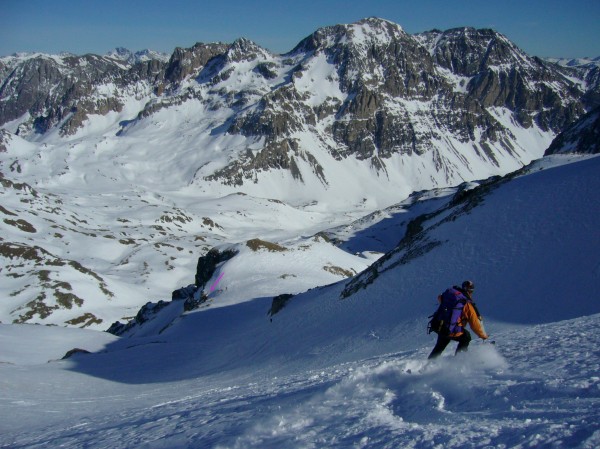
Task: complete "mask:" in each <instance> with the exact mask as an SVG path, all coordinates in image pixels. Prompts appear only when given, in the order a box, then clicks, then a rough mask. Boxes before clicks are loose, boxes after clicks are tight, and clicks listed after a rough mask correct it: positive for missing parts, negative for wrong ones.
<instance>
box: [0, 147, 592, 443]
mask: <svg viewBox="0 0 600 449" xmlns="http://www.w3.org/2000/svg"><path fill="white" fill-rule="evenodd" d="M567 162H571V163H567ZM599 171H600V158H598V157H591V158H581V157H579V158H575V157H572V156H571V157H565V156H557V157H553V158H552V159H545V160H544V161H542V162H541V163H539V164H536V165H533V166H530V167H529V168H528V170H527V172H521V173H520V174H519V175H515V176H513V177H510V178H506V179H504V180H497V181H495V182H491V183H482V184H481V186H480V187H477V188H474V189H471V190H467V191H466V192H463V193H462V195H461V197H460V199H459V198H458V197H455V198H451V197H448V201H443V200H442V199H441V197H438V199H437V200H436V201H439V203H440V204H439V205H440V208H439V209H438V210H437V212H436V213H430V214H429V215H428V216H427V217H423V218H422V220H420V222H419V223H420V226H421V229H422V232H421V233H413V235H412V237H411V238H410V239H405V240H404V243H403V245H400V246H398V247H397V248H396V249H395V250H393V251H391V252H389V253H388V254H386V255H385V256H384V257H382V258H381V259H379V260H378V261H377V262H376V263H375V264H374V265H373V267H371V268H369V269H368V270H366V271H365V272H363V273H362V274H360V275H358V276H356V277H355V278H354V279H353V280H352V281H350V282H348V281H343V282H340V283H337V284H333V285H331V286H328V287H322V288H318V289H314V290H311V291H309V292H306V293H304V294H301V295H297V296H295V297H293V298H291V299H290V300H289V301H288V303H287V304H286V305H285V307H284V308H283V309H282V310H280V311H279V312H278V313H276V314H275V315H273V316H269V315H268V314H267V312H268V311H269V309H270V307H271V298H270V297H261V293H260V292H259V293H258V294H256V295H254V296H255V297H256V299H254V300H252V301H246V302H235V303H234V302H233V301H232V303H231V305H229V306H226V307H208V308H204V309H200V310H198V311H194V312H192V313H188V314H185V315H183V316H181V317H179V318H177V319H175V321H173V322H172V323H171V325H170V326H169V327H167V328H166V329H164V330H163V331H162V332H161V333H150V334H147V335H146V336H144V337H137V338H136V337H133V338H120V339H114V338H113V337H110V336H108V338H107V339H106V340H100V339H98V340H97V341H96V342H95V345H96V346H94V347H93V348H91V350H97V349H98V348H99V346H104V350H101V351H99V352H96V353H95V354H91V355H83V354H77V355H75V356H74V357H72V358H70V359H68V360H62V361H56V359H57V358H59V355H60V352H63V351H64V352H66V351H67V350H69V349H72V348H73V347H81V346H85V344H86V338H87V335H89V334H88V333H86V334H85V335H84V334H81V337H79V336H75V334H74V335H73V337H69V338H65V340H63V342H61V344H60V345H57V344H56V343H52V344H50V342H49V341H48V340H47V339H40V336H39V335H37V333H36V332H34V331H35V330H36V327H35V326H33V327H30V326H16V325H2V326H0V333H1V334H2V336H3V339H4V338H17V337H18V341H20V342H21V344H22V345H23V346H24V347H28V346H30V345H35V346H37V347H38V348H39V352H40V354H38V355H37V356H36V359H35V360H32V358H31V357H30V356H27V355H24V356H23V359H22V360H19V358H18V357H17V356H15V355H14V352H13V355H11V356H10V357H9V355H7V348H6V346H5V345H3V346H2V347H1V348H0V361H3V362H5V363H2V364H0V371H1V372H0V379H2V380H1V381H0V396H1V397H2V398H3V401H2V402H0V410H1V411H0V413H1V415H2V416H3V419H2V420H0V435H1V436H0V445H1V447H11V448H24V447H48V446H53V447H72V448H78V447H97V448H120V447H123V448H125V447H127V448H132V447H149V448H167V447H168V448H178V447H180V448H195V447H210V448H250V447H257V448H258V447H260V448H321V447H331V448H352V447H356V448H358V447H362V448H397V447H414V448H437V447H444V448H459V447H460V448H463V447H467V448H469V447H471V448H479V447H498V448H500V447H503V448H527V447H548V448H550V447H579V448H586V449H592V448H595V447H598V445H599V444H600V427H599V424H600V412H599V410H600V407H599V405H600V377H599V376H598V373H599V372H600V370H599V368H600V351H599V350H598V348H599V347H600V346H599V343H600V342H599V339H600V337H599V336H598V333H597V332H596V329H597V327H598V324H600V303H598V300H597V294H596V290H597V285H598V278H599V277H600V271H599V270H600V259H598V254H600V236H599V234H598V232H597V223H598V219H599V218H600V198H598V195H597V192H598V189H599V187H600V185H599V184H600V177H599V176H598V173H599ZM382 238H383V239H385V238H386V237H385V236H383V237H382ZM364 242H365V240H363V243H364ZM315 243H317V242H315ZM457 254H460V257H455V256H456V255H457ZM263 256H264V257H265V258H268V256H269V254H268V253H265V254H263ZM273 260H275V256H274V257H273ZM450 260H451V261H452V263H449V261H450ZM230 268H231V272H233V271H235V270H234V269H233V267H230ZM221 270H222V271H221V273H225V275H224V277H223V278H222V281H225V279H226V278H227V277H228V276H230V271H227V265H226V264H224V265H223V266H222V267H221ZM375 271H376V272H377V276H373V274H374V273H375ZM219 275H220V274H219V273H215V276H219ZM465 278H473V279H474V280H475V283H476V285H477V289H476V299H477V300H478V305H479V306H480V309H481V311H482V313H483V315H484V317H485V318H486V319H485V325H486V329H487V331H488V332H489V333H490V334H491V335H492V338H493V339H494V340H495V341H496V342H497V343H496V345H491V344H489V343H486V344H482V343H480V342H473V343H472V348H471V351H470V352H469V353H468V354H465V355H464V356H463V357H460V358H454V357H451V352H452V351H451V349H448V350H447V351H446V354H445V357H442V358H441V359H439V360H437V361H435V362H432V363H429V364H427V363H425V360H426V356H427V354H428V352H429V351H430V349H431V347H432V345H433V338H432V337H431V336H428V335H427V334H426V333H425V323H426V316H427V315H428V314H430V313H431V311H432V310H433V308H434V307H435V296H436V295H437V294H438V293H439V292H440V291H441V290H442V289H443V288H445V287H447V286H448V285H451V284H452V283H456V282H460V281H462V280H464V279H465ZM248 293H249V294H251V293H252V291H251V290H249V291H248ZM344 293H345V294H344ZM349 293H351V294H349ZM223 295H225V292H223ZM218 298H219V297H218V296H217V295H215V297H214V302H215V303H216V302H217V301H218ZM342 298H343V299H342ZM47 331H48V332H53V331H56V332H61V333H62V332H63V331H64V330H61V329H52V328H50V329H48V330H47ZM73 332H75V333H79V332H84V331H78V330H73ZM88 332H90V331H88ZM17 333H18V334H19V335H18V336H17V335H16V334H17ZM28 334H29V335H28ZM102 335H103V338H104V337H105V336H104V334H102ZM63 336H65V334H61V337H60V338H62V337H63ZM80 343H81V344H80ZM59 346H61V347H60V348H59ZM59 349H60V351H59ZM83 349H87V348H85V347H84V348H83ZM44 352H47V359H48V360H50V359H52V360H54V361H52V362H50V363H39V364H35V365H31V364H28V363H31V362H32V361H41V360H43V358H44V357H42V356H41V353H44ZM57 353H59V355H57ZM7 362H8V363H7Z"/></svg>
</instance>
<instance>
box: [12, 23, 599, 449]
mask: <svg viewBox="0 0 600 449" xmlns="http://www.w3.org/2000/svg"><path fill="white" fill-rule="evenodd" d="M598 69H599V67H598V64H597V61H590V60H585V61H572V62H568V61H556V64H554V63H553V62H544V61H542V60H540V59H539V58H533V57H530V56H528V55H526V54H524V53H523V52H522V51H521V50H519V49H518V48H517V47H516V46H515V45H514V44H513V43H511V42H510V41H508V39H507V38H506V37H504V36H502V35H500V34H498V33H496V32H494V31H492V30H475V29H471V28H464V29H455V30H448V31H445V32H441V31H438V30H434V31H431V32H428V33H422V34H420V35H415V36H411V35H409V34H407V33H405V32H404V31H403V30H402V28H401V27H400V26H398V25H396V24H393V23H391V22H388V21H384V20H381V19H374V18H371V19H365V20H362V21H360V22H357V23H355V24H350V25H338V26H335V27H328V28H323V29H320V30H317V31H316V32H315V33H313V34H312V35H310V36H308V37H307V38H306V39H305V40H303V41H302V42H300V43H299V44H298V46H296V48H294V49H293V50H292V51H290V52H289V53H287V54H285V55H274V54H272V53H270V52H268V51H267V50H265V49H262V48H260V47H258V46H256V45H255V44H253V43H252V42H250V41H247V40H245V39H240V40H238V41H236V42H235V43H233V44H222V43H218V44H196V45H195V46H194V47H192V48H189V49H176V50H175V52H174V53H173V55H171V56H170V58H169V57H166V56H165V55H161V54H157V53H153V52H138V53H135V54H134V53H132V52H129V51H126V50H124V49H118V50H117V51H115V52H113V53H111V54H109V55H106V56H97V55H85V56H82V57H78V56H75V55H61V56H50V55H16V56H12V57H5V58H0V74H1V76H2V88H1V89H0V99H1V100H2V101H1V102H0V117H2V121H3V124H2V129H1V130H0V184H1V190H0V218H2V221H0V228H1V229H2V237H1V238H0V258H1V259H2V266H1V269H0V284H1V286H0V299H1V301H0V397H1V398H2V401H0V416H2V419H0V447H3V448H4V447H6V448H36V447H40V448H41V447H65V448H81V447H89V448H111V449H114V448H199V447H202V448H205V447H206V448H223V449H224V448H232V449H233V448H398V447H402V448H441V447H443V448H445V449H446V448H523V449H524V448H529V447H542V448H559V447H560V448H562V447H577V448H582V449H593V448H597V447H599V446H600V411H599V410H600V374H599V373H600V350H599V349H598V348H599V347H600V346H599V343H600V342H599V338H600V337H598V332H597V331H596V328H597V326H598V324H599V323H600V302H599V301H598V294H597V287H598V285H600V258H599V256H598V254H600V233H599V232H598V223H599V222H600V196H599V195H598V192H599V191H600V176H599V174H600V158H599V157H597V154H596V153H598V142H599V141H600V135H599V132H600V131H599V130H600V126H599V123H600V121H599V120H598V117H599V116H600V114H599V112H598V111H599V110H598V106H599V104H600V103H599V101H598V98H600V97H599V96H598V93H599V92H600V83H598V80H599V79H600V77H598ZM33 74H37V75H36V76H38V75H40V74H45V75H46V76H47V78H46V79H39V78H38V79H36V76H34V75H33ZM40 76H41V75H40ZM74 86H75V87H74ZM547 150H548V151H547ZM585 153H589V154H585ZM465 279H473V280H474V281H475V283H476V286H477V287H476V293H475V299H476V301H477V303H478V306H479V307H480V310H481V311H482V314H483V316H484V319H485V321H484V324H485V327H486V329H487V331H488V332H489V333H490V334H491V336H492V338H491V340H493V343H492V342H486V343H483V342H480V341H478V342H475V341H474V342H473V343H472V344H471V348H470V351H469V352H468V353H466V354H462V355H461V356H460V357H453V356H452V352H453V351H452V349H450V348H449V349H447V350H446V354H445V356H444V357H442V358H440V359H438V360H435V361H431V362H427V360H426V359H427V355H428V354H429V351H430V350H431V348H432V346H433V343H434V338H433V336H432V335H427V333H426V323H427V316H428V315H430V314H431V313H432V312H433V309H434V308H435V305H436V297H437V295H438V294H439V293H441V291H442V290H443V289H445V288H447V287H449V286H451V285H453V284H456V283H460V282H462V281H463V280H465ZM186 286H188V288H189V289H190V293H189V296H188V297H187V298H179V299H177V298H174V297H172V292H174V291H175V290H177V289H180V288H181V287H186ZM183 299H185V301H184V300H183ZM142 306H144V307H143V308H142ZM140 308H142V309H140ZM115 322H120V324H119V325H115V324H113V323H115ZM40 324H41V325H40ZM44 325H49V326H44ZM111 325H113V326H112V327H111V332H113V333H112V334H111V333H108V332H105V331H106V330H107V329H108V328H109V326H111ZM73 350H75V351H73ZM67 353H69V356H68V357H65V358H63V357H64V356H65V355H66V354H67Z"/></svg>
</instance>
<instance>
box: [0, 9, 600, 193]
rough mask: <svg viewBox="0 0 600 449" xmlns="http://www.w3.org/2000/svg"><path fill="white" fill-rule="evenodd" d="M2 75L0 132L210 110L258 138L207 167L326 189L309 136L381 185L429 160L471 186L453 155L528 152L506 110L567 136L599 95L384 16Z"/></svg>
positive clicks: (511, 55) (536, 67) (490, 157)
mask: <svg viewBox="0 0 600 449" xmlns="http://www.w3.org/2000/svg"><path fill="white" fill-rule="evenodd" d="M113 56H114V55H113ZM147 56H148V57H149V58H153V56H152V54H151V53H149V54H148V55H147ZM0 73H1V74H2V81H1V87H0V99H1V100H2V101H1V102H0V123H4V124H5V125H6V124H7V123H10V124H12V128H13V129H14V131H15V132H16V133H18V134H19V135H21V136H25V137H27V136H28V135H31V133H38V134H44V133H47V132H49V131H50V130H51V129H53V128H56V127H58V128H59V130H60V133H61V134H62V135H64V136H69V135H73V134H75V133H76V132H77V130H78V129H80V127H81V126H82V124H83V123H84V122H85V121H86V120H87V119H88V118H89V117H90V115H92V114H97V115H106V114H108V113H109V112H111V111H117V112H118V111H121V110H122V108H123V105H124V103H125V102H126V101H127V98H130V97H134V98H136V99H137V100H138V101H139V102H140V104H145V105H144V106H142V107H141V109H140V110H139V111H138V115H137V117H135V118H132V119H133V120H131V121H128V122H126V123H124V125H123V126H124V127H123V129H122V130H121V131H122V132H126V131H127V126H130V125H131V124H133V123H135V122H136V121H139V120H143V119H145V118H148V117H150V116H152V115H153V114H155V113H156V112H158V111H160V110H162V109H164V108H172V107H174V106H177V105H181V104H183V103H186V102H188V101H190V100H192V99H193V100H196V101H200V102H202V103H203V104H205V105H206V106H207V107H208V108H210V109H211V110H214V111H215V112H216V113H217V112H219V113H221V114H224V115H226V117H227V118H226V120H225V121H224V122H223V121H221V122H220V123H217V124H215V127H214V128H213V129H212V130H211V135H215V136H218V135H223V134H233V135H240V136H243V137H245V138H247V139H249V142H250V143H255V144H256V143H257V142H258V143H259V144H258V146H257V145H254V146H253V147H252V150H250V149H249V147H248V148H246V149H245V150H244V149H243V150H240V151H238V153H237V154H236V155H235V157H234V158H233V159H232V160H231V161H230V162H229V163H228V164H227V165H225V166H222V167H220V168H216V169H213V170H212V171H211V172H202V176H203V177H205V178H206V179H207V180H213V181H218V182H222V183H224V184H229V185H237V186H241V185H243V184H244V183H247V182H257V174H259V173H261V172H265V171H269V170H285V171H288V172H290V173H291V175H292V176H293V178H294V179H296V180H297V181H299V182H306V178H307V175H308V174H309V172H307V171H306V170H307V169H309V170H310V175H311V176H314V177H315V178H316V179H318V180H320V181H321V182H322V183H323V185H324V186H327V183H328V174H327V173H325V170H324V168H323V165H322V162H321V160H322V159H323V156H321V155H320V154H319V152H318V151H315V150H314V148H311V146H310V145H308V144H307V143H306V141H305V139H303V138H302V135H310V136H312V140H313V141H314V142H315V143H316V144H317V145H318V146H319V147H320V149H321V150H322V151H323V152H325V154H327V155H328V156H331V157H333V158H335V159H337V160H344V159H347V158H356V159H357V160H359V161H363V162H364V163H366V164H369V166H370V167H372V168H373V169H374V170H375V171H376V172H377V173H379V174H380V175H383V176H386V175H387V176H389V173H388V166H389V164H390V163H391V159H392V158H393V157H394V156H397V157H405V156H409V157H410V156H411V155H414V156H417V157H420V156H423V155H426V157H427V159H428V160H431V163H432V164H433V165H434V166H435V167H436V168H437V169H438V170H439V171H441V172H444V171H446V172H447V175H446V179H447V180H448V181H450V180H451V179H453V178H456V177H457V176H458V178H457V179H458V180H460V175H458V174H457V173H458V172H459V171H460V168H457V167H455V165H456V162H455V161H454V160H453V159H451V158H449V156H448V153H460V154H461V155H462V157H468V158H470V157H471V156H472V157H475V158H478V159H481V160H482V161H483V162H484V163H485V164H487V165H489V166H491V167H494V166H496V167H497V166H500V165H501V164H502V162H501V161H500V159H501V158H502V157H503V156H502V157H500V156H499V154H498V153H506V154H508V155H509V157H511V158H514V159H519V158H521V157H522V155H520V154H517V153H519V152H520V150H519V149H518V142H517V138H516V137H515V136H514V133H513V132H512V131H511V129H509V128H508V127H507V125H506V124H505V123H503V122H502V120H500V119H499V118H498V114H499V111H508V114H509V118H508V120H510V121H512V122H514V123H515V124H516V126H517V127H519V128H522V129H525V130H529V131H533V130H534V129H539V130H540V131H541V132H545V133H548V134H549V135H556V134H558V133H559V132H561V131H562V130H563V129H564V128H565V127H566V126H567V125H569V124H571V123H573V122H574V121H575V120H576V119H577V118H578V117H580V116H581V115H583V114H584V113H585V111H586V110H589V109H590V108H591V107H593V106H595V105H596V104H598V101H599V100H598V92H599V91H600V88H599V85H600V83H599V82H598V75H597V73H596V72H594V70H592V69H589V70H587V71H582V70H581V69H580V70H579V71H577V69H573V68H569V67H563V66H561V65H558V64H553V63H549V62H545V61H543V60H541V59H539V58H534V57H530V56H528V55H526V54H525V53H523V52H522V51H521V50H520V49H518V48H517V47H516V46H515V45H514V44H513V43H512V42H510V41H509V40H508V39H507V38H506V37H505V36H503V35H501V34H499V33H497V32H495V31H493V30H486V29H482V30H478V29H473V28H458V29H453V30H448V31H437V30H434V31H430V32H426V33H422V34H418V35H409V34H407V33H406V32H404V31H403V30H402V28H401V27H400V26H399V25H397V24H394V23H392V22H389V21H386V20H382V19H377V18H369V19H364V20H361V21H359V22H356V23H354V24H349V25H337V26H332V27H326V28H322V29H319V30H317V31H315V32H314V33H313V34H311V35H310V36H308V37H307V38H305V39H304V40H302V41H301V42H300V43H299V44H298V45H297V46H296V47H295V48H294V49H293V50H292V51H291V52H289V53H287V54H284V55H274V54H271V53H270V52H269V51H268V50H265V49H263V48H260V47H259V46H257V45H256V44H254V43H253V42H251V41H248V40H246V39H239V40H237V41H236V42H234V43H232V44H223V43H215V44H203V43H198V44H196V45H194V46H193V47H191V48H187V49H184V48H177V49H175V51H174V52H173V54H172V55H171V57H170V59H169V60H168V61H167V62H165V61H164V60H161V58H158V57H156V58H155V59H148V60H146V61H143V62H136V63H134V64H131V63H128V62H126V61H124V60H123V59H122V58H116V57H110V56H96V55H84V56H74V55H67V56H60V57H56V56H48V55H36V56H34V57H29V58H25V59H22V60H21V59H19V58H12V59H11V58H2V60H0ZM464 148H467V150H465V149H464ZM465 151H467V152H470V153H471V154H470V155H468V154H467V155H465V154H464V153H465Z"/></svg>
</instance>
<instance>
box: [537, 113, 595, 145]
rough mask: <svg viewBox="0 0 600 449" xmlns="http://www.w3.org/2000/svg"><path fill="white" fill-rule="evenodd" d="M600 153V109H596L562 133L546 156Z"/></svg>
mask: <svg viewBox="0 0 600 449" xmlns="http://www.w3.org/2000/svg"><path fill="white" fill-rule="evenodd" d="M557 153H591V154H597V153H600V108H596V109H594V110H593V111H591V112H589V113H588V114H586V115H584V116H583V117H582V118H581V119H579V120H578V121H576V122H575V123H573V124H572V125H570V126H569V127H568V128H567V129H565V130H564V131H563V132H562V133H560V134H559V135H558V136H557V137H556V139H554V141H552V144H551V145H550V147H549V148H548V149H547V150H546V154H547V155H548V154H557Z"/></svg>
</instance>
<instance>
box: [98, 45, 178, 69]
mask: <svg viewBox="0 0 600 449" xmlns="http://www.w3.org/2000/svg"><path fill="white" fill-rule="evenodd" d="M106 56H109V57H111V58H114V59H120V60H122V61H125V62H127V63H128V64H130V65H134V64H138V63H141V62H148V61H153V60H157V61H162V62H165V63H166V62H168V61H169V59H170V58H171V55H169V54H167V53H161V52H159V51H154V50H149V49H146V50H140V51H135V52H134V51H131V50H129V49H127V48H124V47H117V48H115V49H114V50H111V51H109V52H108V53H107V54H106Z"/></svg>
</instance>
